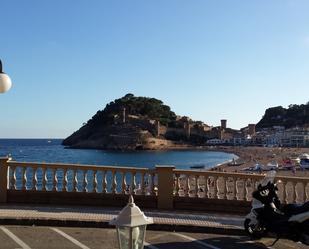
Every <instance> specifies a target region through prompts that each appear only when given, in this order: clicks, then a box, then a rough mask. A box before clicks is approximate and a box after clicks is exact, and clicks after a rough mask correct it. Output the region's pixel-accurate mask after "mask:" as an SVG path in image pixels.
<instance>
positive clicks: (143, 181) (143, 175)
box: [140, 172, 146, 195]
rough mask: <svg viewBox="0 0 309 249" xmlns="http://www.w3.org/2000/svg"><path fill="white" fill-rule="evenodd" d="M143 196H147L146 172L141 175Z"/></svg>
mask: <svg viewBox="0 0 309 249" xmlns="http://www.w3.org/2000/svg"><path fill="white" fill-rule="evenodd" d="M140 194H141V195H145V194H146V188H145V172H142V173H141V191H140Z"/></svg>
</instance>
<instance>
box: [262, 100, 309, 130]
mask: <svg viewBox="0 0 309 249" xmlns="http://www.w3.org/2000/svg"><path fill="white" fill-rule="evenodd" d="M308 124H309V102H307V104H305V105H295V104H293V105H289V107H288V108H287V109H286V108H283V107H282V106H277V107H271V108H268V109H267V110H266V111H265V114H264V116H263V118H262V119H261V120H260V121H259V122H258V123H257V128H269V127H272V126H276V125H280V126H285V127H286V128H291V127H295V126H306V125H308Z"/></svg>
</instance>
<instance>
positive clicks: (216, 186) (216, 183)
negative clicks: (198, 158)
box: [213, 176, 219, 199]
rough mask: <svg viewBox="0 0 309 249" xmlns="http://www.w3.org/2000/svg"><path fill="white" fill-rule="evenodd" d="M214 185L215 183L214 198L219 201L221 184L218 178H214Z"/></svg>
mask: <svg viewBox="0 0 309 249" xmlns="http://www.w3.org/2000/svg"><path fill="white" fill-rule="evenodd" d="M213 183H214V198H215V199H219V191H218V187H219V184H218V177H217V176H214V179H213Z"/></svg>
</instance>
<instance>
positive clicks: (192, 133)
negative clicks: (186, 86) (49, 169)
mask: <svg viewBox="0 0 309 249" xmlns="http://www.w3.org/2000/svg"><path fill="white" fill-rule="evenodd" d="M207 127H209V126H207V125H206V124H204V123H202V122H200V121H195V122H194V121H192V120H191V119H189V118H188V117H180V116H177V115H176V114H175V113H174V112H173V111H171V109H170V107H169V106H167V105H164V103H163V102H162V101H161V100H158V99H155V98H148V97H136V96H134V95H133V94H127V95H125V96H124V97H122V98H119V99H116V100H114V101H112V102H110V103H109V104H107V105H106V107H105V108H104V110H100V111H98V112H97V113H96V114H95V115H94V116H93V117H92V118H91V119H90V120H89V121H88V122H87V123H84V125H83V126H82V127H81V128H80V129H79V130H77V131H75V132H74V133H73V134H72V135H70V136H69V137H68V138H66V139H65V140H64V141H63V145H65V146H69V147H72V148H93V149H94V148H95V149H112V150H138V149H154V150H155V149H168V148H175V147H183V146H191V145H198V144H199V143H201V142H204V141H205V137H203V135H204V134H203V132H202V131H204V130H207Z"/></svg>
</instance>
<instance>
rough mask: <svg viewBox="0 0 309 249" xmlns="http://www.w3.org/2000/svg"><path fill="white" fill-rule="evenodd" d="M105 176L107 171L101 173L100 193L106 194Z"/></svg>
mask: <svg viewBox="0 0 309 249" xmlns="http://www.w3.org/2000/svg"><path fill="white" fill-rule="evenodd" d="M106 174H107V171H104V172H103V176H102V184H103V186H102V193H103V194H105V193H107V180H106Z"/></svg>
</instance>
